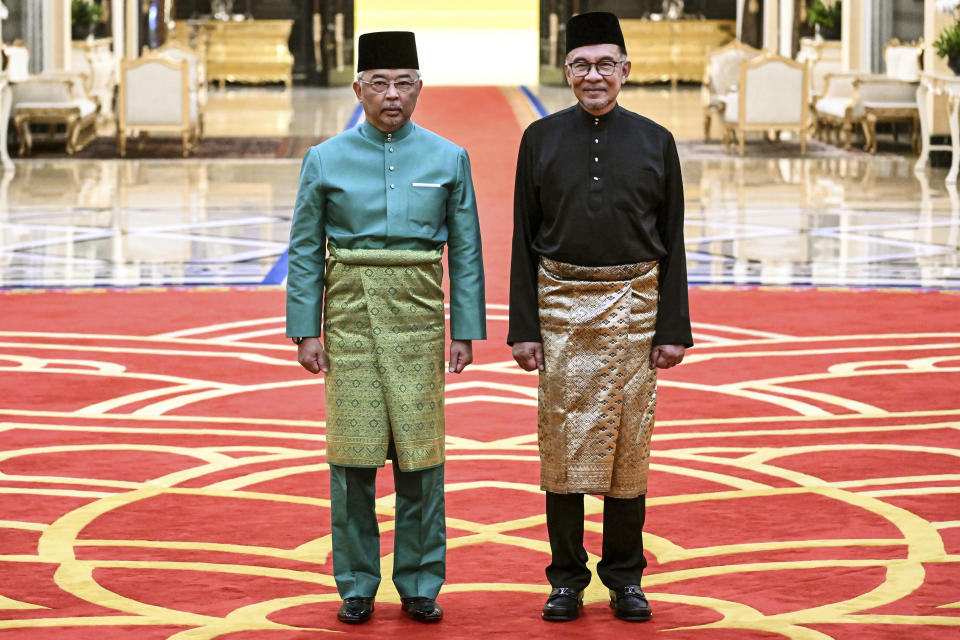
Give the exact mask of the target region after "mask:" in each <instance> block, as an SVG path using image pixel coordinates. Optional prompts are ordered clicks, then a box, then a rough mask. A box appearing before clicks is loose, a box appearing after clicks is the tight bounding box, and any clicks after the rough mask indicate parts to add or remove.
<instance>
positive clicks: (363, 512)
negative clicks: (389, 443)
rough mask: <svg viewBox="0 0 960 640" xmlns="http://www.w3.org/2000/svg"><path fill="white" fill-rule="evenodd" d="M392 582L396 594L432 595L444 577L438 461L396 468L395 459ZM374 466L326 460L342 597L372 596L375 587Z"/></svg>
mask: <svg viewBox="0 0 960 640" xmlns="http://www.w3.org/2000/svg"><path fill="white" fill-rule="evenodd" d="M392 466H393V481H394V485H395V486H396V491H397V499H396V507H395V511H396V525H395V529H394V542H393V584H394V585H395V586H396V588H397V592H398V593H399V594H400V597H401V598H416V597H424V598H431V599H433V600H436V598H437V595H438V594H439V593H440V587H441V586H442V585H443V581H444V578H445V577H446V552H447V529H446V518H445V514H444V502H443V465H440V466H437V467H432V468H430V469H424V470H422V471H400V468H399V465H397V464H396V463H395V462H394V464H393V465H392ZM376 480H377V469H376V467H343V466H340V465H333V464H331V465H330V513H331V515H330V521H331V528H332V536H333V577H334V580H335V581H336V583H337V591H339V592H340V597H341V598H353V597H359V598H372V597H374V596H375V595H376V593H377V588H378V587H379V586H380V529H379V527H378V526H377V514H376V511H375V502H374V501H375V499H376Z"/></svg>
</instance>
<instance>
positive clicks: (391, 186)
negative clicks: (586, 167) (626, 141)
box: [390, 178, 596, 189]
mask: <svg viewBox="0 0 960 640" xmlns="http://www.w3.org/2000/svg"><path fill="white" fill-rule="evenodd" d="M594 180H596V178H594ZM390 188H391V189H396V188H397V185H395V184H392V185H390Z"/></svg>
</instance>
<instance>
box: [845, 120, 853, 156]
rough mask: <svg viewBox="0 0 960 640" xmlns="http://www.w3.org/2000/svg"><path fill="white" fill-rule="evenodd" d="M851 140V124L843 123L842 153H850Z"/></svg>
mask: <svg viewBox="0 0 960 640" xmlns="http://www.w3.org/2000/svg"><path fill="white" fill-rule="evenodd" d="M852 138H853V124H851V123H849V122H844V123H843V149H844V151H850V147H851V146H852V142H851V139H852Z"/></svg>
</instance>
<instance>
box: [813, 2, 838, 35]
mask: <svg viewBox="0 0 960 640" xmlns="http://www.w3.org/2000/svg"><path fill="white" fill-rule="evenodd" d="M841 13H842V6H841V4H840V0H836V2H830V1H829V0H828V1H827V2H826V3H824V2H823V0H813V2H812V3H811V4H810V6H809V7H808V8H807V24H808V25H810V26H811V27H812V26H814V25H818V24H819V25H820V26H821V27H826V28H828V29H833V28H837V29H839V28H840V15H841Z"/></svg>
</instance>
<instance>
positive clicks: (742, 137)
mask: <svg viewBox="0 0 960 640" xmlns="http://www.w3.org/2000/svg"><path fill="white" fill-rule="evenodd" d="M737 134H738V135H737V137H738V138H740V156H741V157H742V156H743V152H744V148H743V147H744V143H745V142H746V141H747V132H746V131H738V132H737Z"/></svg>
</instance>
